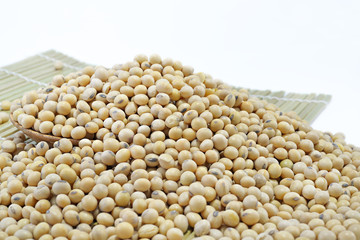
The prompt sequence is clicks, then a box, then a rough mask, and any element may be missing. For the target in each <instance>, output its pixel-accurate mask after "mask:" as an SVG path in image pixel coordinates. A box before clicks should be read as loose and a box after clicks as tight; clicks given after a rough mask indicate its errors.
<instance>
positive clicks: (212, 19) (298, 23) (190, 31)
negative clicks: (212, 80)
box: [0, 0, 360, 146]
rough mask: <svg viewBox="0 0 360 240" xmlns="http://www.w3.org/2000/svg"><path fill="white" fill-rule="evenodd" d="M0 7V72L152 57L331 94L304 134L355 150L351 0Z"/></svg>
mask: <svg viewBox="0 0 360 240" xmlns="http://www.w3.org/2000/svg"><path fill="white" fill-rule="evenodd" d="M0 9H1V14H0V66H3V65H7V64H10V63H13V62H15V61H18V60H21V59H23V58H25V57H27V56H31V55H34V54H36V53H39V52H42V51H45V50H48V49H56V50H59V51H61V52H63V53H65V54H68V55H71V56H73V57H75V58H77V59H79V60H83V61H85V62H89V63H93V64H99V65H104V66H112V65H113V64H115V63H122V62H124V61H127V60H130V59H132V58H133V56H134V55H136V54H137V53H146V54H151V53H159V54H160V55H162V56H163V57H172V58H174V59H178V60H181V61H182V62H183V63H184V64H188V65H192V66H194V67H195V70H196V71H204V72H208V73H210V74H211V75H213V76H214V77H217V78H220V79H222V80H223V81H225V82H228V83H230V84H233V85H237V86H243V87H248V88H255V89H271V90H286V91H294V92H300V93H310V92H316V93H327V94H331V95H332V96H333V99H332V101H331V103H330V105H329V106H328V107H327V108H326V110H325V111H324V112H323V113H322V114H321V116H320V117H319V118H318V119H317V120H316V121H315V122H314V123H313V127H314V128H317V129H320V130H324V131H330V132H333V133H335V132H339V131H340V132H344V133H345V134H346V136H347V140H348V142H350V143H353V144H355V145H357V146H359V145H360V127H359V125H360V108H359V103H360V101H359V97H358V95H359V94H360V83H359V81H360V27H359V24H360V14H359V12H360V2H359V1H351V0H348V1H341V0H339V1H331V0H330V1H329V0H318V1H313V0H311V1H310V0H309V1H307V0H305V1H304V0H303V1H288V0H283V1H269V0H263V1H199V0H196V1H195V0H185V1H169V0H167V1H165V0H164V1H145V0H144V1H79V0H76V1H70V0H65V1H45V0H44V1H1V2H0ZM0 87H1V86H0Z"/></svg>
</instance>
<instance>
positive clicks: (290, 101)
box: [0, 50, 331, 138]
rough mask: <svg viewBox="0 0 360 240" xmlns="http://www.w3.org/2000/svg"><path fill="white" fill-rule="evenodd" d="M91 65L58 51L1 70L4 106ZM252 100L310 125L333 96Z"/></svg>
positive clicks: (3, 133)
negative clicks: (58, 66) (57, 65)
mask: <svg viewBox="0 0 360 240" xmlns="http://www.w3.org/2000/svg"><path fill="white" fill-rule="evenodd" d="M58 61H60V62H62V63H63V68H62V69H61V70H56V69H55V67H54V63H55V62H58ZM87 65H89V64H86V63H83V62H80V61H78V60H76V59H74V58H71V57H69V56H67V55H65V54H62V53H60V52H57V51H55V50H49V51H47V52H44V53H40V54H37V55H35V56H32V57H29V58H26V59H24V60H22V61H19V62H16V63H14V64H11V65H8V66H5V67H2V68H0V102H1V101H4V100H10V101H12V100H14V99H17V98H20V97H21V96H22V95H23V94H24V93H25V92H27V91H30V90H34V89H37V88H39V87H43V86H46V84H47V83H49V82H50V81H51V80H52V77H53V76H54V75H57V74H64V75H66V74H68V73H71V72H75V71H78V70H80V69H82V68H83V67H85V66H87ZM249 92H250V94H251V95H252V96H256V97H258V98H260V99H264V100H267V101H268V102H271V103H273V104H275V105H277V106H278V107H279V108H280V109H281V110H282V111H284V112H288V111H295V112H296V113H297V114H298V115H299V116H300V117H301V118H303V119H305V120H306V121H308V122H309V123H311V122H313V121H314V120H315V119H316V117H317V116H318V115H319V114H320V113H321V111H323V110H324V108H325V107H326V106H327V104H328V103H329V102H330V99H331V96H330V95H325V94H315V93H311V94H299V93H286V92H285V91H275V92H274V91H270V90H253V89H249ZM16 131H17V129H16V128H15V127H13V126H12V124H11V123H10V122H7V123H4V124H2V125H0V138H3V137H7V136H10V135H12V134H14V133H15V132H16Z"/></svg>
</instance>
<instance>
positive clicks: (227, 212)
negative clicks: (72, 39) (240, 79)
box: [0, 55, 360, 240]
mask: <svg viewBox="0 0 360 240" xmlns="http://www.w3.org/2000/svg"><path fill="white" fill-rule="evenodd" d="M11 112H12V113H13V116H14V119H15V120H16V121H18V122H19V123H20V124H21V125H22V126H23V127H25V128H31V129H34V130H36V131H39V132H41V133H43V134H52V135H55V136H59V137H62V139H61V140H60V141H58V142H56V143H54V146H49V145H48V144H47V143H46V142H39V143H37V144H32V143H27V141H26V139H25V136H24V134H22V133H21V132H18V133H16V134H15V135H14V136H13V137H11V138H9V139H7V140H5V141H2V142H1V150H0V169H1V172H0V174H1V176H0V180H1V185H0V203H1V206H0V239H8V240H10V239H39V240H51V239H56V240H63V239H71V240H77V239H96V240H103V239H104V240H105V239H113V240H115V239H134V240H135V239H154V240H163V239H171V240H172V239H174V240H178V239H179V240H180V239H183V238H184V237H186V236H185V235H186V233H187V232H188V231H189V230H190V231H191V232H192V235H194V237H197V238H198V239H209V240H214V239H216V240H217V239H219V240H238V239H243V240H292V239H297V240H315V239H319V240H324V239H325V240H335V239H339V240H356V239H360V193H359V189H360V174H359V170H360V149H359V148H357V147H355V146H353V145H349V144H346V143H345V141H344V136H343V135H342V134H334V135H333V134H331V133H324V132H321V131H317V130H314V129H312V128H311V127H310V126H309V125H308V124H307V123H305V122H304V121H302V120H301V119H299V118H298V117H297V116H296V115H295V114H294V113H283V112H281V111H279V110H278V109H277V108H276V107H275V106H274V105H272V104H268V103H267V102H265V101H260V100H259V99H256V98H252V97H251V96H249V95H248V93H247V91H246V90H235V89H233V88H231V87H228V86H226V85H225V84H223V83H221V81H218V80H216V79H213V78H212V77H211V76H210V75H208V74H204V73H201V72H200V73H194V70H193V68H192V67H189V66H183V65H182V64H181V63H180V62H179V61H173V60H171V59H168V58H166V59H161V58H160V57H159V56H158V55H151V56H150V57H149V58H148V57H146V56H144V55H138V56H136V57H135V59H134V61H131V62H128V63H125V64H122V65H116V66H114V67H113V68H111V69H106V68H104V67H96V68H93V67H86V68H84V69H83V70H82V71H80V72H76V73H72V74H69V75H67V76H55V77H54V79H53V82H52V84H51V85H49V86H48V87H46V88H43V89H39V90H38V91H33V92H30V93H28V94H26V95H25V96H23V98H22V99H20V100H17V101H15V102H13V104H12V106H11ZM67 138H74V139H81V141H80V142H79V146H73V145H72V143H71V141H70V140H69V139H67Z"/></svg>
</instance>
